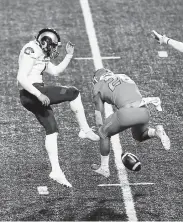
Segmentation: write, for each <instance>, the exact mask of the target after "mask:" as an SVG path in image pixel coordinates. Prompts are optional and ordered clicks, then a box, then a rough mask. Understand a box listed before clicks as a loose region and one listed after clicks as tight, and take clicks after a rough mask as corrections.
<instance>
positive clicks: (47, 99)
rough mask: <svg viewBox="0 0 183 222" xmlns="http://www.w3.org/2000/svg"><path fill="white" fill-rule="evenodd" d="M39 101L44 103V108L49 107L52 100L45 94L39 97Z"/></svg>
mask: <svg viewBox="0 0 183 222" xmlns="http://www.w3.org/2000/svg"><path fill="white" fill-rule="evenodd" d="M38 99H39V101H40V102H41V103H42V105H43V106H49V104H50V99H49V98H48V97H47V96H46V95H44V94H41V95H40V96H39V97H38Z"/></svg>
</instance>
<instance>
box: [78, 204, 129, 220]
mask: <svg viewBox="0 0 183 222" xmlns="http://www.w3.org/2000/svg"><path fill="white" fill-rule="evenodd" d="M81 220H82V221H100V220H115V221H117V220H118V221H126V220H127V217H126V214H125V213H123V214H119V213H118V214H117V213H115V212H114V210H112V209H109V208H103V207H100V208H97V209H95V210H93V211H91V212H90V213H89V214H88V215H86V216H84V217H83V218H81Z"/></svg>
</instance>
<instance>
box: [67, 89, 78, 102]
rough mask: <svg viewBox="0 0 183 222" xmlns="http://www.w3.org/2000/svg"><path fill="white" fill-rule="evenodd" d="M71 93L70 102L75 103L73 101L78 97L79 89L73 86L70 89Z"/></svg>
mask: <svg viewBox="0 0 183 222" xmlns="http://www.w3.org/2000/svg"><path fill="white" fill-rule="evenodd" d="M69 93H70V94H71V95H72V96H71V100H70V101H73V100H75V99H76V98H77V97H78V95H79V89H77V88H76V87H74V86H71V87H69Z"/></svg>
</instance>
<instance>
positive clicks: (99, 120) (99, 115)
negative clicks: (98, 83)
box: [93, 93, 104, 127]
mask: <svg viewBox="0 0 183 222" xmlns="http://www.w3.org/2000/svg"><path fill="white" fill-rule="evenodd" d="M93 100H94V104H95V121H96V125H97V126H98V127H100V126H101V125H103V122H104V102H103V101H102V99H101V95H100V93H97V95H95V96H94V97H93Z"/></svg>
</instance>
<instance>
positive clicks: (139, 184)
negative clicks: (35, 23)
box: [98, 182, 155, 187]
mask: <svg viewBox="0 0 183 222" xmlns="http://www.w3.org/2000/svg"><path fill="white" fill-rule="evenodd" d="M154 184H155V183H148V182H147V183H146V182H144V183H143V182H142V183H128V184H120V183H113V184H99V185H98V187H122V186H129V185H130V186H146V185H154Z"/></svg>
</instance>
